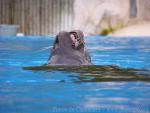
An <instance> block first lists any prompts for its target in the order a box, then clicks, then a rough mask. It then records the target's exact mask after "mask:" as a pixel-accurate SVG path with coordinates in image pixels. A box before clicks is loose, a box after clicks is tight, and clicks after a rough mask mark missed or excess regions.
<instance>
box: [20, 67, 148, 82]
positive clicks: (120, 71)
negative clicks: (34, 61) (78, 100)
mask: <svg viewBox="0 0 150 113" xmlns="http://www.w3.org/2000/svg"><path fill="white" fill-rule="evenodd" d="M23 69H24V70H32V71H63V72H75V73H79V76H75V77H76V80H75V82H119V81H144V82H150V71H149V70H140V69H131V68H119V67H118V66H96V65H94V66H78V67H50V66H36V67H23Z"/></svg>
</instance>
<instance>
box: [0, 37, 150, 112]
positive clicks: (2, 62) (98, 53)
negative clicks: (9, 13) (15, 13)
mask: <svg viewBox="0 0 150 113" xmlns="http://www.w3.org/2000/svg"><path fill="white" fill-rule="evenodd" d="M53 41H54V40H53V39H52V38H48V37H22V38H21V37H0V113H51V112H54V113H57V112H58V113H60V112H64V113H66V112H70V113H79V112H81V113H83V112H84V113H92V112H93V113H94V112H96V113H98V112H103V113H149V112H150V97H149V96H150V82H149V81H142V80H141V79H139V80H138V81H135V80H132V81H124V80H122V81H117V82H116V81H113V80H112V81H111V80H109V81H105V82H104V81H86V82H85V79H91V78H89V76H88V77H86V76H84V79H81V77H82V76H81V73H79V72H74V71H72V72H71V71H70V72H68V71H58V70H51V71H50V70H40V71H32V70H24V69H23V67H28V66H41V65H43V64H45V63H47V59H48V56H49V54H50V49H47V50H44V48H45V47H47V46H50V45H52V44H53ZM86 44H87V45H86V46H87V48H88V50H89V52H90V55H91V58H92V62H93V63H94V64H96V65H101V66H106V65H117V66H119V68H122V69H127V68H134V69H136V70H142V72H143V73H146V76H148V78H147V79H149V76H150V38H144V37H141V38H140V37H134V38H133V37H132V38H115V39H114V38H111V37H96V36H95V37H88V38H86ZM143 70H146V71H143ZM142 72H140V71H138V73H142ZM102 74H103V73H102ZM106 74H107V73H106V72H105V73H104V76H105V75H106ZM108 74H109V77H112V75H111V74H114V73H110V72H109V73H108ZM115 74H116V73H115ZM126 74H127V75H128V74H131V76H135V75H136V74H133V73H126ZM132 74H133V75H132ZM122 76H123V75H122ZM143 76H145V75H143ZM90 77H92V76H90ZM78 79H80V82H76V81H77V80H78Z"/></svg>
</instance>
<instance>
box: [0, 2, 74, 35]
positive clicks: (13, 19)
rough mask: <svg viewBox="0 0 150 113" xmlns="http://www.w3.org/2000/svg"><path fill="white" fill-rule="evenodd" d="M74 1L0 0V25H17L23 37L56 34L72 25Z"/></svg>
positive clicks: (70, 27)
mask: <svg viewBox="0 0 150 113" xmlns="http://www.w3.org/2000/svg"><path fill="white" fill-rule="evenodd" d="M73 3H74V0H0V24H15V25H19V26H20V29H19V32H22V33H24V34H25V35H48V34H56V33H58V32H59V31H60V30H70V29H72V25H73Z"/></svg>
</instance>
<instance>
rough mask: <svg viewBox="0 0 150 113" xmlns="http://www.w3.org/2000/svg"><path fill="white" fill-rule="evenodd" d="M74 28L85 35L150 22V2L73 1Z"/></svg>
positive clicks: (121, 0) (119, 0)
mask: <svg viewBox="0 0 150 113" xmlns="http://www.w3.org/2000/svg"><path fill="white" fill-rule="evenodd" d="M74 14H75V21H74V28H76V29H82V30H83V31H84V32H85V33H86V34H88V35H90V34H97V33H98V32H100V31H101V30H102V29H105V28H108V27H110V26H111V27H112V28H114V29H118V28H119V27H124V26H128V25H131V24H136V23H140V22H143V21H150V0H75V3H74Z"/></svg>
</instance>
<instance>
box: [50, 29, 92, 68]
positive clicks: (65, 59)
mask: <svg viewBox="0 0 150 113" xmlns="http://www.w3.org/2000/svg"><path fill="white" fill-rule="evenodd" d="M48 65H49V66H55V65H59V66H63V65H67V66H73V65H75V66H78V65H91V60H90V57H89V55H88V52H87V50H86V49H85V46H84V35H83V32H82V31H80V30H73V31H70V32H66V31H61V32H59V33H58V35H57V36H56V39H55V42H54V45H53V49H52V52H51V55H50V57H49V61H48Z"/></svg>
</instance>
